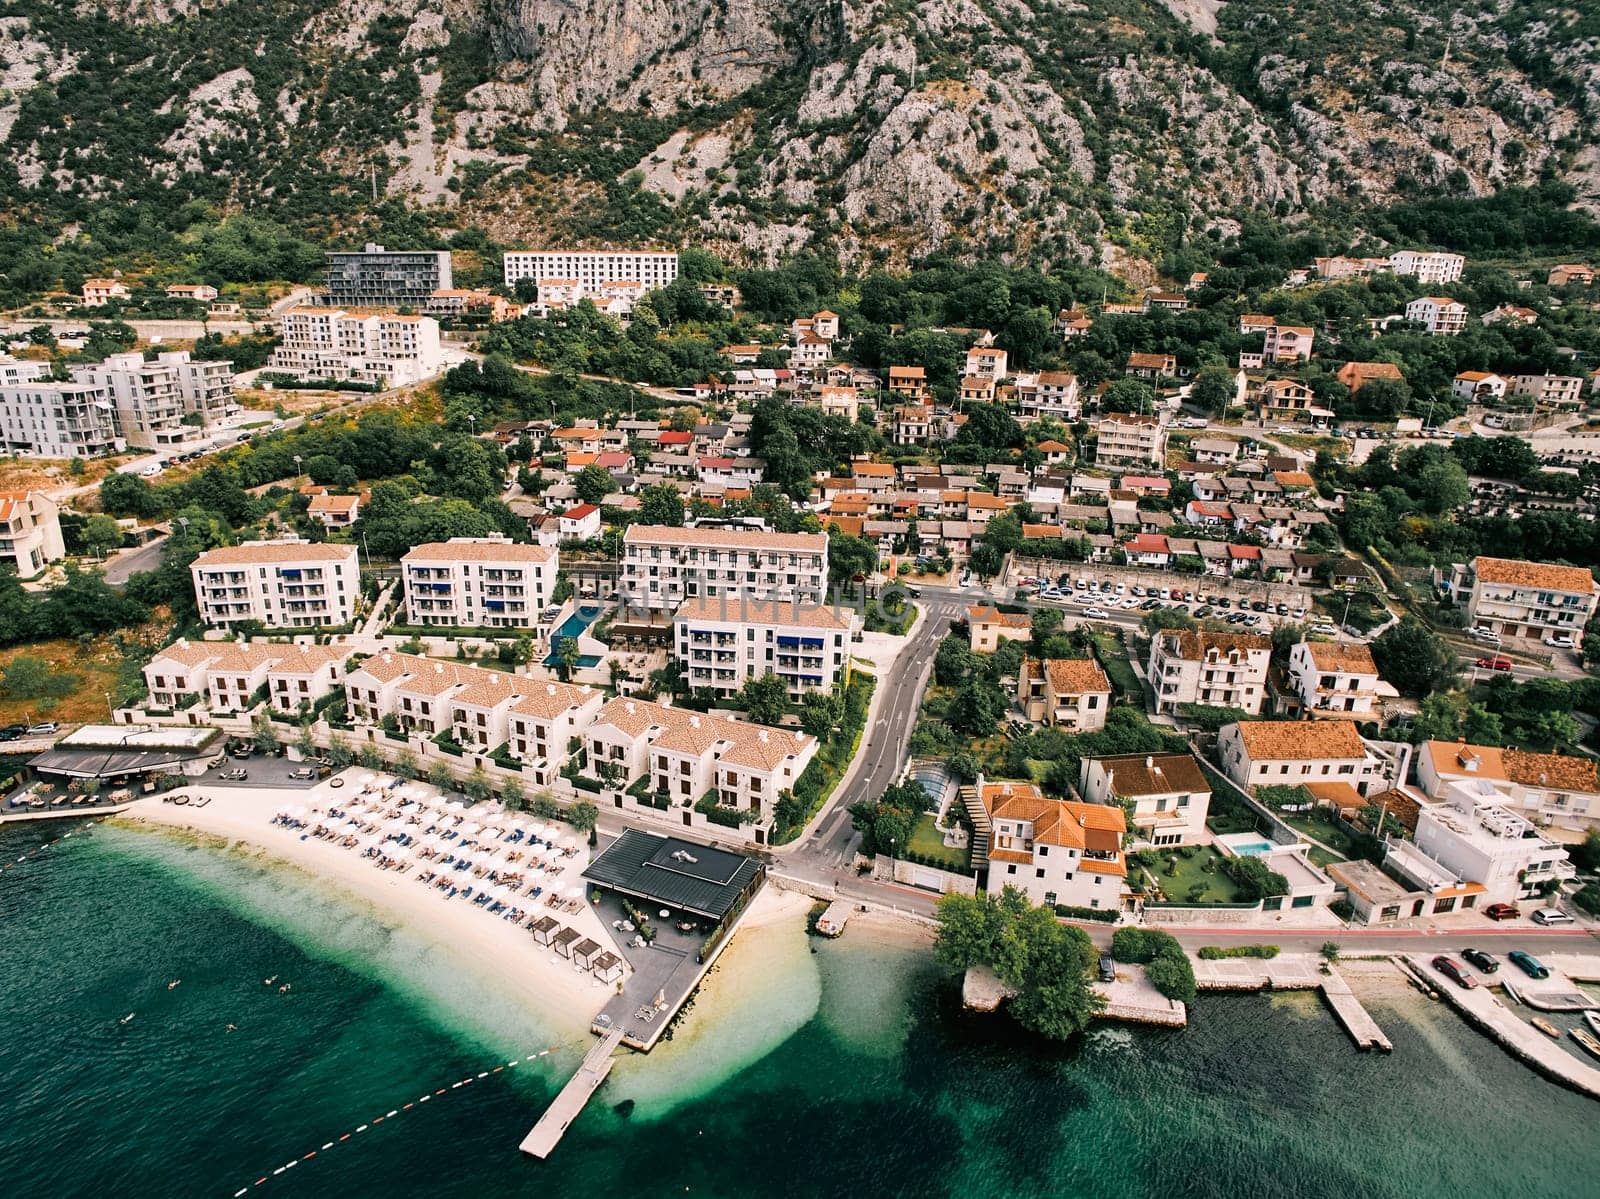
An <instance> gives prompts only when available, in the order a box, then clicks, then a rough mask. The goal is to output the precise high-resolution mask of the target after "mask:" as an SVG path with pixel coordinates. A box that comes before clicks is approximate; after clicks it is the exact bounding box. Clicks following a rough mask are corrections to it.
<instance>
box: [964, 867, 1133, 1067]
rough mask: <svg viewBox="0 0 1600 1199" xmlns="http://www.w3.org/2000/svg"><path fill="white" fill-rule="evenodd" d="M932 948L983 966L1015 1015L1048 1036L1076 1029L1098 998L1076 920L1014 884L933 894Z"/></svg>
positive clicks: (1089, 950)
mask: <svg viewBox="0 0 1600 1199" xmlns="http://www.w3.org/2000/svg"><path fill="white" fill-rule="evenodd" d="M938 920H939V932H938V934H937V936H936V938H935V941H934V953H935V954H936V955H937V956H938V958H939V961H940V962H942V963H943V964H944V965H946V966H949V967H951V968H952V969H956V970H969V969H971V968H972V967H974V966H988V967H990V968H991V969H992V970H993V971H994V972H995V974H996V975H998V976H999V978H1000V981H1001V982H1003V983H1005V984H1006V985H1007V986H1008V987H1010V988H1011V989H1012V991H1013V992H1014V997H1013V998H1012V999H1011V1000H1010V1001H1009V1002H1008V1004H1007V1010H1008V1011H1009V1012H1010V1013H1011V1015H1012V1016H1013V1017H1015V1018H1016V1020H1017V1023H1019V1024H1021V1025H1022V1026H1023V1027H1024V1028H1027V1029H1030V1030H1032V1031H1033V1032H1036V1033H1039V1034H1041V1035H1042V1036H1046V1037H1049V1038H1051V1039H1052V1040H1067V1039H1068V1038H1070V1037H1071V1036H1073V1035H1074V1034H1075V1033H1078V1032H1081V1031H1083V1029H1084V1028H1085V1027H1086V1026H1087V1025H1088V1023H1089V1021H1090V1020H1091V1019H1093V1018H1094V1015H1095V1013H1096V1012H1098V1011H1099V1010H1100V1009H1101V1007H1103V1006H1104V1003H1105V1001H1104V1000H1103V999H1102V998H1101V997H1100V996H1099V994H1098V993H1096V992H1095V990H1094V989H1093V988H1092V987H1091V986H1090V985H1089V971H1090V968H1091V966H1092V964H1093V963H1094V961H1095V959H1096V958H1097V956H1098V955H1097V953H1096V951H1095V947H1094V944H1093V942H1091V941H1090V940H1089V937H1088V934H1087V933H1085V932H1084V931H1083V930H1082V929H1080V928H1073V927H1071V926H1069V925H1064V924H1061V923H1059V922H1058V921H1057V920H1056V918H1055V914H1054V913H1053V912H1051V911H1050V909H1048V908H1041V907H1033V906H1032V905H1030V904H1029V903H1028V899H1027V896H1025V895H1023V894H1022V892H1020V891H1018V890H1017V889H1016V888H1014V887H1007V888H1005V890H1004V891H1003V892H1002V893H1001V894H1000V895H999V896H994V895H978V896H975V897H974V896H966V895H946V896H945V897H944V898H942V899H941V900H940V901H939V908H938Z"/></svg>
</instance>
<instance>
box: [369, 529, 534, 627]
mask: <svg viewBox="0 0 1600 1199" xmlns="http://www.w3.org/2000/svg"><path fill="white" fill-rule="evenodd" d="M559 563H560V555H559V552H558V551H557V549H556V548H555V547H554V546H548V545H521V544H518V543H516V542H513V541H509V540H507V539H506V538H505V537H504V536H491V537H453V538H451V539H450V540H449V541H431V542H428V543H427V544H425V545H419V546H417V547H416V548H414V549H412V550H410V551H408V552H407V553H406V555H405V557H403V558H401V559H400V568H401V570H402V571H403V572H404V579H405V588H406V622H407V623H408V624H416V625H459V626H461V627H464V628H496V629H525V628H529V627H531V626H532V625H534V624H537V623H538V621H539V619H540V615H541V613H543V611H544V609H545V608H547V607H549V606H550V603H551V600H552V599H553V597H554V595H555V589H556V569H557V567H558V565H559Z"/></svg>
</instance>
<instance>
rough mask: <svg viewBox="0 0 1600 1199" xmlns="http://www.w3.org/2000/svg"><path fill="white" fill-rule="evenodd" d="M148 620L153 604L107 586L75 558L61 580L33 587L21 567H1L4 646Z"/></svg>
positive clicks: (1, 637)
mask: <svg viewBox="0 0 1600 1199" xmlns="http://www.w3.org/2000/svg"><path fill="white" fill-rule="evenodd" d="M148 619H150V609H149V608H148V607H146V606H145V605H144V604H143V603H141V602H139V600H138V599H136V598H133V597H132V596H124V595H123V594H122V593H121V592H119V591H116V590H114V589H112V588H111V587H109V586H107V585H106V580H105V575H104V574H102V573H101V572H100V571H98V570H84V569H82V568H80V567H78V566H77V565H75V564H73V563H71V562H69V563H67V564H66V566H65V567H64V568H63V575H62V580H61V582H60V583H58V584H57V585H56V586H54V587H49V588H46V589H45V590H43V591H32V592H30V591H24V590H23V589H22V584H21V582H19V581H18V579H17V576H16V574H15V572H13V571H10V570H0V646H6V645H21V644H24V643H26V642H30V641H47V640H50V639H52V638H57V637H80V636H83V635H84V634H95V633H109V632H112V631H113V630H116V629H125V628H129V627H131V626H133V625H137V624H143V623H144V622H145V621H146V620H148Z"/></svg>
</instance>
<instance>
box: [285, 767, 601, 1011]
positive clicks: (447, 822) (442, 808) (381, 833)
mask: <svg viewBox="0 0 1600 1199" xmlns="http://www.w3.org/2000/svg"><path fill="white" fill-rule="evenodd" d="M359 783H360V790H359V791H357V792H356V793H354V794H352V795H351V796H349V798H343V797H340V799H339V800H338V802H335V803H332V804H329V805H328V806H327V807H321V806H312V805H306V804H290V805H286V806H284V807H283V808H281V809H279V810H278V811H277V813H276V814H275V815H274V816H273V817H272V821H271V823H272V824H274V825H277V826H279V827H281V828H286V829H289V830H290V831H292V832H298V833H299V835H300V839H301V840H307V839H308V838H315V839H317V840H319V841H325V842H328V843H330V844H333V845H337V846H339V847H340V848H342V849H347V850H350V851H352V852H354V853H356V854H358V855H359V856H360V857H361V858H362V859H363V860H365V861H369V862H371V864H372V865H373V866H374V867H376V868H377V869H379V870H385V871H393V872H394V873H395V874H397V875H399V876H401V877H405V878H411V879H414V880H415V881H416V882H417V884H418V885H420V886H423V887H427V888H430V889H431V890H434V891H437V892H439V893H440V894H442V895H443V896H444V897H445V898H446V899H448V900H451V901H457V902H461V903H465V904H470V905H472V906H473V907H479V908H482V909H483V910H484V911H486V912H487V913H489V914H490V915H491V916H496V917H498V918H500V919H502V920H507V921H510V922H511V923H512V924H514V925H517V926H518V927H522V928H526V929H527V930H528V932H529V933H530V935H532V936H533V938H534V940H535V941H536V942H537V943H538V944H540V945H548V946H550V948H551V949H552V951H553V952H554V953H556V954H557V955H559V956H560V957H563V958H568V959H569V960H571V961H572V962H573V964H574V966H575V968H577V969H579V970H590V969H592V968H593V967H594V966H595V964H596V963H597V962H598V960H599V959H598V956H597V954H598V951H599V949H600V946H599V945H597V944H596V943H595V942H593V941H592V940H590V939H588V938H586V937H585V936H584V934H583V933H581V932H579V931H577V930H576V929H572V928H568V927H565V926H563V925H562V924H561V922H560V921H559V920H558V918H557V916H556V915H554V914H552V913H568V914H570V913H574V912H581V911H582V910H583V908H584V886H583V881H582V878H581V872H582V870H583V868H584V865H585V864H586V863H587V856H588V855H587V854H585V853H584V852H583V839H582V838H581V837H580V836H579V835H578V834H577V833H574V832H571V831H570V830H563V829H561V828H559V827H556V826H553V825H550V824H546V823H544V822H543V821H538V820H532V819H529V818H527V817H524V816H520V815H518V814H515V813H510V812H507V811H506V810H505V809H504V808H502V807H500V805H498V804H484V805H478V806H477V807H475V808H471V809H469V808H468V807H467V805H466V804H464V803H462V802H461V801H460V800H457V799H447V798H446V797H445V795H444V794H442V793H441V792H439V791H438V790H437V789H435V788H433V787H431V786H429V785H428V784H426V783H408V782H407V781H406V780H404V779H399V778H393V779H391V778H390V777H388V776H384V775H376V774H367V775H363V776H362V777H361V778H360V780H359ZM575 943H576V944H575ZM618 974H620V963H619V966H618V969H617V973H616V974H610V975H608V976H607V978H606V981H610V980H611V979H612V978H615V977H617V975H618Z"/></svg>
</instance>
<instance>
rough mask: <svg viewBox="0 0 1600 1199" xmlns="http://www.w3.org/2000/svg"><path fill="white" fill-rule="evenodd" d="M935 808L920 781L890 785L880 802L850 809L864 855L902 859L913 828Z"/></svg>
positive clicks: (865, 802) (870, 801)
mask: <svg viewBox="0 0 1600 1199" xmlns="http://www.w3.org/2000/svg"><path fill="white" fill-rule="evenodd" d="M932 805H933V797H932V796H930V795H929V794H928V793H927V791H926V790H925V789H924V788H923V786H922V784H921V783H919V782H917V780H916V779H907V780H906V781H905V782H903V783H890V784H889V786H887V787H885V788H884V790H883V794H882V795H880V796H879V797H878V798H877V799H863V800H859V801H857V802H856V803H853V804H851V805H850V821H851V824H852V825H854V827H855V829H856V831H857V832H859V833H860V834H861V852H862V853H864V854H866V855H867V856H869V857H871V856H872V855H874V854H880V853H882V854H887V855H889V856H890V857H901V856H903V855H904V854H905V852H906V850H907V848H908V847H909V846H910V844H911V826H912V825H913V824H915V823H916V820H917V817H918V816H920V815H921V814H922V813H924V812H926V811H928V810H929V809H930V808H931V807H932Z"/></svg>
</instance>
